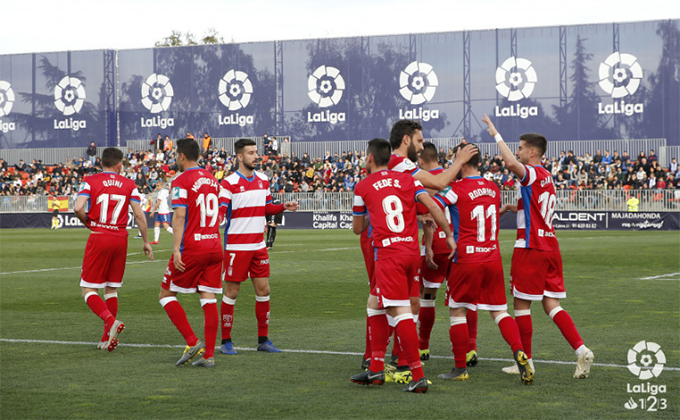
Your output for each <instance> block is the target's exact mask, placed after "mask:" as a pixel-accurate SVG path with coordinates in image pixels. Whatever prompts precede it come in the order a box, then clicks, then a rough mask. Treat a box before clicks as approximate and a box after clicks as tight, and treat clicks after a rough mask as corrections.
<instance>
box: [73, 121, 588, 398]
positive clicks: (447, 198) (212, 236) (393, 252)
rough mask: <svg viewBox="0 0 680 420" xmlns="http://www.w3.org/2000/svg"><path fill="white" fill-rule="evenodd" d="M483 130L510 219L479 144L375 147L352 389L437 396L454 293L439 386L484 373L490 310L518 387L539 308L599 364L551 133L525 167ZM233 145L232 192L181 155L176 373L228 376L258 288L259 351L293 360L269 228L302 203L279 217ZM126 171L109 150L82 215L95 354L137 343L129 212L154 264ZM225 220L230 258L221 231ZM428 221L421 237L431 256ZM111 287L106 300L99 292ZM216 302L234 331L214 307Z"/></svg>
mask: <svg viewBox="0 0 680 420" xmlns="http://www.w3.org/2000/svg"><path fill="white" fill-rule="evenodd" d="M482 121H484V122H485V123H486V124H487V125H488V127H489V129H488V131H489V133H490V134H491V136H492V137H494V139H495V140H496V142H497V144H498V147H499V149H500V152H501V155H502V157H503V159H504V160H505V162H506V165H507V166H508V168H509V169H510V170H511V171H512V172H513V173H515V175H517V177H518V178H519V179H520V187H519V189H518V202H517V204H516V205H515V204H513V205H504V206H501V196H500V191H499V189H498V187H497V185H496V184H495V183H493V182H490V181H487V180H485V179H484V178H482V177H481V176H480V175H479V172H478V169H477V167H478V162H479V151H478V149H477V148H476V147H475V146H474V145H472V144H465V143H463V144H461V145H459V146H457V147H456V148H455V152H456V153H455V159H454V161H453V163H452V164H451V165H450V167H449V168H448V169H446V170H444V169H442V168H441V167H439V166H438V164H437V158H436V156H437V153H436V149H435V148H434V145H432V144H429V143H424V141H423V133H422V126H421V125H420V123H418V122H415V121H412V120H400V121H397V122H396V123H395V124H394V126H393V128H392V130H391V133H390V139H389V141H388V140H385V139H379V138H376V139H373V140H371V141H370V142H369V143H368V149H367V153H366V156H367V157H366V168H367V170H368V172H369V176H368V177H366V178H365V179H364V180H362V181H361V182H359V183H358V184H357V186H356V188H355V200H354V208H353V214H354V216H353V230H354V232H355V233H356V234H360V235H361V248H362V252H363V254H364V259H365V262H366V267H367V272H368V277H369V283H370V294H369V298H368V301H367V305H366V307H367V318H366V320H367V328H366V352H365V355H364V361H363V363H362V367H363V368H364V369H365V370H364V371H363V372H361V373H359V374H357V375H354V376H352V377H351V381H352V382H355V383H359V384H363V385H371V384H372V385H382V384H384V383H385V382H389V381H394V382H401V383H406V384H407V386H406V387H405V388H404V391H407V392H415V393H424V392H427V390H428V388H429V384H430V382H429V381H428V380H427V379H426V378H425V375H424V372H423V367H422V363H421V360H428V359H429V341H430V335H431V331H432V326H433V324H434V319H435V297H436V294H437V291H438V289H439V288H440V286H441V285H442V284H443V282H444V280H446V284H447V287H446V304H447V306H448V307H449V314H450V322H451V328H450V330H449V334H450V339H451V344H452V349H453V355H454V360H455V366H454V368H453V369H452V370H451V371H450V372H448V373H444V374H441V375H439V378H440V379H444V380H458V381H462V380H466V379H468V377H469V375H468V372H467V367H468V366H474V365H475V364H476V363H477V353H476V335H477V332H476V330H477V315H476V314H477V310H478V309H482V310H486V311H489V313H490V314H491V317H492V318H493V319H494V321H495V322H496V324H497V325H498V327H499V329H500V331H501V334H502V336H503V338H504V339H505V341H506V342H507V343H508V345H509V346H510V348H511V350H512V354H513V358H514V360H515V362H516V364H515V365H513V366H510V367H507V368H504V369H503V371H505V372H507V373H516V374H519V375H520V378H521V382H522V383H523V384H526V385H529V384H531V383H532V382H533V380H534V372H535V369H534V364H533V360H532V358H531V341H532V332H533V328H532V321H531V310H530V306H531V302H532V301H541V302H542V304H543V309H544V310H545V312H546V314H548V315H549V316H550V318H551V319H552V320H553V321H554V322H555V324H556V325H557V326H558V328H559V329H560V331H561V332H562V334H563V335H564V337H565V338H566V339H567V341H568V342H569V344H570V345H571V346H572V347H573V349H574V351H575V352H576V356H577V359H578V361H577V368H576V372H575V373H574V377H576V378H586V377H587V376H588V374H589V371H590V366H591V364H592V362H593V359H594V356H593V353H592V351H591V350H589V349H588V348H587V347H586V346H585V345H584V344H583V340H582V339H581V337H580V335H579V333H578V331H577V329H576V327H575V326H574V323H573V321H572V319H571V317H570V316H569V314H568V313H567V312H566V311H564V310H563V309H562V307H561V306H560V304H559V299H563V298H565V297H566V292H565V289H564V279H563V274H562V260H561V255H560V251H559V245H558V242H557V239H556V237H555V232H554V229H553V227H552V223H551V221H552V214H553V210H554V207H555V188H554V186H553V183H552V177H551V175H550V173H548V172H547V171H546V170H545V169H544V168H543V167H542V166H541V164H540V163H541V158H542V156H543V155H544V153H545V150H546V147H547V142H546V140H545V138H544V137H543V136H541V135H539V134H524V135H522V136H520V147H519V148H518V150H517V152H516V153H515V155H513V153H512V152H511V150H510V149H509V147H508V146H507V145H506V144H505V142H504V141H503V139H502V137H501V136H500V134H499V133H498V131H497V130H496V128H495V127H494V125H493V123H492V122H491V121H490V119H489V118H488V117H487V116H486V115H485V116H484V118H483V120H482ZM234 146H235V153H236V157H237V160H238V163H239V170H237V171H236V172H234V173H233V174H231V175H230V176H228V177H226V178H225V179H224V180H223V181H222V183H221V184H220V183H219V182H218V181H217V180H216V179H215V178H214V177H213V176H212V174H210V173H209V172H208V171H206V170H205V169H203V168H201V167H199V166H198V163H197V161H198V157H199V146H198V144H197V143H196V141H195V140H193V139H182V140H178V142H177V163H178V166H179V168H180V172H181V173H180V175H178V176H177V177H176V178H175V179H174V180H173V181H172V185H171V189H170V195H171V203H172V204H171V205H172V208H173V209H174V217H173V218H172V231H173V238H174V246H173V255H172V257H171V258H170V261H169V263H168V266H167V268H166V270H165V274H164V276H163V281H162V283H161V291H160V295H159V300H160V304H161V305H162V307H163V309H164V310H165V311H166V313H167V315H168V317H169V318H170V320H171V321H172V323H173V324H174V325H175V327H176V328H177V329H178V330H179V332H180V333H181V334H182V336H183V337H184V340H185V341H186V348H185V350H184V352H183V354H182V356H181V358H180V359H179V360H178V361H177V365H178V366H181V365H184V364H187V363H188V362H189V361H191V360H192V359H194V358H197V356H200V355H202V357H200V358H197V360H195V361H194V362H193V365H194V366H203V367H214V366H215V358H214V352H215V344H216V341H217V331H218V329H219V326H220V321H221V330H222V331H221V332H222V344H221V347H220V351H221V352H222V353H224V354H228V355H234V354H236V353H237V351H236V349H235V347H234V344H233V342H232V339H231V329H232V326H233V321H234V305H235V304H236V299H237V297H238V292H239V289H240V285H241V283H242V282H243V281H245V280H247V279H248V278H251V279H252V282H253V286H254V288H255V294H256V305H255V313H256V319H257V324H258V347H257V350H259V351H265V352H279V351H280V350H279V349H277V348H276V347H275V346H274V344H273V343H272V342H271V341H270V340H269V338H268V327H269V314H270V304H269V300H270V289H269V256H268V253H267V248H266V244H265V242H264V237H263V233H264V226H265V217H266V216H270V215H274V214H278V213H281V212H283V211H284V210H288V211H296V210H297V207H298V204H297V202H287V203H284V204H279V205H275V204H273V203H272V198H271V195H270V192H269V181H268V179H267V177H266V176H265V175H264V174H262V173H260V172H257V171H255V168H256V166H257V162H258V158H259V156H258V154H257V147H256V144H255V142H253V141H252V140H249V139H241V140H239V141H237V142H236V143H235V145H234ZM122 158H123V155H122V152H120V151H119V150H118V149H115V148H107V149H105V150H104V152H103V153H102V164H103V166H104V172H102V173H99V174H95V175H91V176H88V177H87V178H86V179H85V180H84V182H83V185H82V187H81V190H80V192H79V194H78V199H77V201H76V205H75V208H74V211H75V213H76V215H77V216H78V218H79V219H80V220H81V221H82V222H83V223H84V224H85V226H87V227H88V228H89V229H90V230H91V234H90V237H89V239H88V242H87V246H86V249H85V257H84V259H83V270H82V275H81V281H80V286H81V288H82V292H83V298H84V299H85V302H86V303H87V305H88V307H89V308H90V309H91V310H92V312H94V313H95V314H96V315H97V316H99V317H100V318H101V319H102V320H103V321H104V333H103V335H102V338H101V341H100V344H99V346H98V347H99V348H100V349H104V350H108V351H112V350H113V349H115V348H116V346H117V344H118V336H119V334H120V333H121V332H122V331H123V330H124V329H125V325H124V323H122V322H121V321H119V320H117V319H116V316H117V311H118V296H117V289H118V288H119V287H121V286H122V280H123V273H124V268H125V260H126V254H127V231H126V227H127V223H128V220H127V218H128V217H127V208H128V205H129V206H130V208H131V209H132V212H133V214H134V216H135V219H136V220H137V223H138V225H139V230H140V234H141V236H142V239H143V241H144V245H143V250H144V252H145V254H146V255H148V257H149V258H150V259H153V251H152V249H151V245H150V243H149V239H148V233H147V226H146V218H145V216H144V213H143V211H142V209H141V206H140V196H139V193H138V192H137V189H136V188H135V184H134V182H132V181H131V180H129V179H127V178H125V177H124V176H121V175H119V172H120V168H121V164H122ZM416 162H419V164H420V167H418V166H417V165H416ZM507 211H511V212H514V213H517V241H516V244H515V251H514V253H513V258H512V267H511V289H512V294H513V297H514V315H515V317H514V318H513V317H512V316H510V315H509V314H508V312H507V301H506V297H505V292H504V290H505V289H504V285H505V281H504V276H503V266H502V262H501V255H500V247H499V243H498V226H499V222H498V219H499V217H500V215H502V214H503V213H505V212H507ZM225 217H226V222H227V225H226V228H225V236H226V237H225V240H224V244H222V242H221V239H220V233H219V226H220V221H221V220H223V219H224V218H225ZM418 221H421V222H422V225H423V231H424V235H423V241H422V243H423V246H422V251H421V247H420V246H419V241H418ZM156 241H157V239H156ZM421 255H422V256H421ZM222 281H224V282H225V285H224V288H223V287H222ZM102 288H103V289H105V290H104V299H102V298H101V297H100V296H99V294H98V290H99V289H102ZM177 293H198V294H199V295H200V303H201V307H202V309H203V312H204V319H205V321H204V341H201V340H200V339H199V338H198V337H197V336H196V334H195V333H194V331H193V329H192V327H191V325H190V324H189V322H188V320H187V317H186V314H185V312H184V309H183V308H182V306H181V305H180V303H179V301H178V300H177V297H176V296H177ZM219 293H222V302H221V319H220V316H219V314H218V310H217V299H216V294H219ZM418 320H419V321H420V322H418ZM417 325H418V326H419V327H420V328H419V331H418V328H417ZM393 333H394V336H395V340H394V357H393V359H394V364H395V365H396V369H395V370H394V371H390V370H387V371H386V369H385V354H386V351H387V346H388V343H389V341H390V337H391V336H392V334H393Z"/></svg>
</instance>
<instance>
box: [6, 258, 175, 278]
mask: <svg viewBox="0 0 680 420" xmlns="http://www.w3.org/2000/svg"><path fill="white" fill-rule="evenodd" d="M155 262H165V261H161V260H154V261H150V260H144V261H128V262H126V263H125V264H146V263H155ZM76 268H83V267H82V266H81V265H79V266H78V267H58V268H41V269H38V270H24V271H5V272H4V273H0V276H2V275H6V274H26V273H42V272H45V271H59V270H75V269H76Z"/></svg>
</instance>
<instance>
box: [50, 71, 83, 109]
mask: <svg viewBox="0 0 680 420" xmlns="http://www.w3.org/2000/svg"><path fill="white" fill-rule="evenodd" d="M83 102H85V88H84V87H83V84H82V82H81V81H80V80H78V79H76V78H75V77H69V76H65V77H64V78H63V79H61V81H60V82H59V84H57V86H55V87H54V105H55V106H56V107H57V109H58V110H59V111H61V112H63V113H64V115H66V116H69V115H73V114H75V113H76V112H80V109H81V108H82V107H83Z"/></svg>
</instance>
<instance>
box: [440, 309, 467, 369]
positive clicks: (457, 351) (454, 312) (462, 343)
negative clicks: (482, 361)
mask: <svg viewBox="0 0 680 420" xmlns="http://www.w3.org/2000/svg"><path fill="white" fill-rule="evenodd" d="M467 311H468V310H467V308H465V307H461V308H449V317H450V321H451V328H450V329H449V337H450V339H451V349H452V350H453V359H454V363H455V365H454V367H453V369H451V372H449V373H442V374H441V375H439V376H438V377H439V379H444V380H453V381H466V380H468V378H469V375H468V372H467V364H466V361H465V356H466V354H467V348H468V342H469V341H470V340H469V336H468V328H467V320H466V318H465V315H466V314H467Z"/></svg>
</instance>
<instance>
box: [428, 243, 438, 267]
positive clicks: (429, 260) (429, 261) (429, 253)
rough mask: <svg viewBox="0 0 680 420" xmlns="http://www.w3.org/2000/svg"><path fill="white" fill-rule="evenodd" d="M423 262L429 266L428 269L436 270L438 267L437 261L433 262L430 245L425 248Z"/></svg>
mask: <svg viewBox="0 0 680 420" xmlns="http://www.w3.org/2000/svg"><path fill="white" fill-rule="evenodd" d="M425 263H426V264H427V266H428V267H430V270H436V269H438V268H439V266H438V265H437V263H435V262H434V252H433V251H432V248H430V247H426V248H425Z"/></svg>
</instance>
